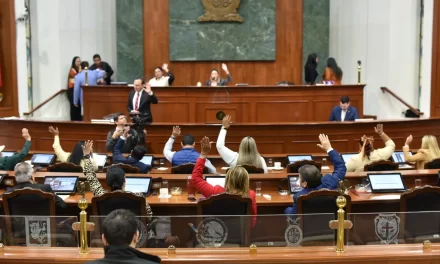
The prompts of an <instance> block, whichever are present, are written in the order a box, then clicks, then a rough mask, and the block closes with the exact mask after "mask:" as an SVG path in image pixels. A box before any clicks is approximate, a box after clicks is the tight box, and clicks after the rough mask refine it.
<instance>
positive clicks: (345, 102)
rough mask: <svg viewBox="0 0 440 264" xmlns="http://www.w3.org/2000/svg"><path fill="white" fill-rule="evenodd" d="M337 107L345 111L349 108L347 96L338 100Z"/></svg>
mask: <svg viewBox="0 0 440 264" xmlns="http://www.w3.org/2000/svg"><path fill="white" fill-rule="evenodd" d="M339 106H340V107H341V109H342V110H344V111H346V110H347V109H348V107H349V106H350V97H348V96H345V95H344V96H342V97H341V100H339Z"/></svg>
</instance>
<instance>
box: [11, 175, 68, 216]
mask: <svg viewBox="0 0 440 264" xmlns="http://www.w3.org/2000/svg"><path fill="white" fill-rule="evenodd" d="M24 188H32V189H38V190H42V191H43V192H48V193H54V192H53V190H52V188H51V187H50V185H49V184H32V183H30V182H22V183H19V184H17V186H15V187H13V188H11V189H8V190H7V191H6V193H10V192H13V191H14V190H21V189H24ZM54 196H55V206H56V210H57V213H58V212H59V210H64V209H66V208H67V204H66V203H65V202H64V201H63V199H61V197H59V196H58V195H56V194H54Z"/></svg>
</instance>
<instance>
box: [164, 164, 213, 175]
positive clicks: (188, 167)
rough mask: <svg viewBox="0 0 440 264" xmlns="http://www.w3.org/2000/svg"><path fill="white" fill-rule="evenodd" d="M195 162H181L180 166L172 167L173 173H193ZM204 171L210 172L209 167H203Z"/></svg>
mask: <svg viewBox="0 0 440 264" xmlns="http://www.w3.org/2000/svg"><path fill="white" fill-rule="evenodd" d="M195 165H196V164H195V163H191V162H189V163H184V164H180V165H179V166H174V167H172V168H171V173H172V174H191V173H192V172H193V170H194V166H195ZM203 173H208V168H207V167H205V168H204V169H203Z"/></svg>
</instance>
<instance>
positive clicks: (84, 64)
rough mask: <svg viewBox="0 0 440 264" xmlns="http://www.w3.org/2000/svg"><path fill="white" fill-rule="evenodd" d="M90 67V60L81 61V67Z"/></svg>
mask: <svg viewBox="0 0 440 264" xmlns="http://www.w3.org/2000/svg"><path fill="white" fill-rule="evenodd" d="M88 68H89V62H88V61H82V62H81V69H83V70H84V69H88Z"/></svg>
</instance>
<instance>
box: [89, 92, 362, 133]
mask: <svg viewBox="0 0 440 264" xmlns="http://www.w3.org/2000/svg"><path fill="white" fill-rule="evenodd" d="M364 87H365V85H335V86H310V85H304V86H227V87H194V86H187V87H153V91H154V93H155V94H156V96H157V98H158V99H159V104H157V105H152V107H151V109H152V113H153V119H154V122H167V123H180V124H181V123H191V124H207V123H218V121H217V120H216V117H215V116H216V113H217V112H218V111H220V110H222V111H224V112H225V113H226V114H229V115H231V116H232V118H233V120H234V122H238V123H242V124H246V123H268V122H270V123H274V122H275V123H286V122H287V123H289V122H321V121H327V120H328V117H329V115H330V112H331V110H332V108H333V107H334V106H336V105H339V99H340V97H341V96H343V95H348V96H349V97H350V101H351V104H352V105H353V106H355V107H356V108H357V109H358V110H359V115H360V117H362V116H363V108H364V105H363V103H364ZM131 89H133V88H132V87H129V86H116V85H110V86H84V87H83V91H84V121H90V120H92V119H102V118H103V117H104V116H107V115H109V114H112V113H117V112H123V113H127V107H126V106H127V103H128V94H129V92H130V90H131Z"/></svg>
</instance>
